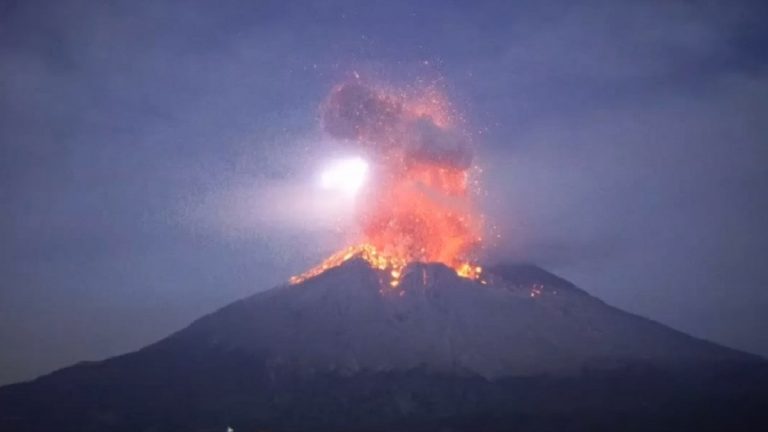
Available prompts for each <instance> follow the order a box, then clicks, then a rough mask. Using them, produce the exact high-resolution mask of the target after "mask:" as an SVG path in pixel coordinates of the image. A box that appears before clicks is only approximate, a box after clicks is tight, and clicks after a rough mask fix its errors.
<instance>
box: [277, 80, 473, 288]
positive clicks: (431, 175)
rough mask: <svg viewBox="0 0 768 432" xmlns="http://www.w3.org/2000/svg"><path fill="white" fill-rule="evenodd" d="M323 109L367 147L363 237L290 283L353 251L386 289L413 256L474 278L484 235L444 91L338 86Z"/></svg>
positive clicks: (330, 125)
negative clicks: (369, 174)
mask: <svg viewBox="0 0 768 432" xmlns="http://www.w3.org/2000/svg"><path fill="white" fill-rule="evenodd" d="M324 114H325V118H324V121H325V128H326V130H327V131H328V132H329V133H331V135H335V136H338V137H341V138H343V139H346V140H349V141H351V142H353V143H355V144H356V145H358V146H360V147H362V148H363V149H364V150H366V152H367V156H368V157H369V158H370V162H371V163H372V168H373V171H374V176H375V181H372V182H371V184H369V185H367V186H366V189H365V190H364V191H363V192H362V193H361V196H360V197H361V200H360V201H359V203H358V204H359V211H358V222H359V225H360V228H361V237H362V238H360V239H358V241H356V242H355V245H353V246H349V247H347V248H345V249H344V250H342V251H340V252H338V253H336V254H334V255H332V256H331V257H329V258H328V259H326V260H325V261H324V262H323V263H322V264H320V265H319V266H317V267H315V268H313V269H311V270H309V271H308V272H306V273H304V274H302V275H299V276H294V277H293V278H291V283H298V282H301V281H303V280H305V279H307V278H309V277H312V276H315V275H317V274H320V273H322V272H323V271H325V270H327V269H329V268H332V267H336V266H338V265H340V264H341V263H343V262H345V261H347V260H349V259H351V258H353V257H356V256H359V257H361V258H363V259H365V260H366V261H367V262H369V263H370V264H371V266H372V267H374V268H376V269H379V270H382V271H386V272H387V273H388V276H389V281H388V284H389V286H390V287H392V288H395V287H397V286H398V285H399V284H400V278H401V276H402V272H403V269H404V268H405V266H406V265H407V264H408V263H411V262H437V263H442V264H445V265H447V266H449V267H451V268H453V269H454V270H455V271H456V273H457V274H458V275H459V276H461V277H465V278H469V279H479V277H480V274H481V273H482V269H481V268H480V267H479V266H477V265H474V264H472V263H471V254H472V253H473V252H474V251H475V250H476V249H477V248H478V247H479V246H480V243H481V241H482V228H483V218H482V215H481V214H480V213H479V212H478V211H477V210H476V209H475V207H474V205H473V202H472V199H471V198H472V196H471V193H470V192H471V190H470V185H472V184H475V183H472V182H471V181H470V161H471V155H470V154H469V150H468V148H467V144H468V143H467V137H466V135H465V134H464V133H463V131H461V130H460V129H459V127H458V124H460V123H461V122H458V121H457V120H458V119H459V116H457V115H456V113H455V112H454V111H453V109H452V107H451V105H450V103H449V102H448V101H447V99H446V98H445V96H443V95H442V94H441V93H440V92H439V91H437V90H436V89H434V88H429V89H426V90H423V91H419V92H417V93H415V94H411V93H408V92H405V91H392V90H388V89H381V88H371V87H365V86H362V85H359V84H351V85H341V86H338V87H336V88H335V89H334V90H333V91H332V92H331V95H330V97H329V100H328V101H327V103H326V105H325V106H324Z"/></svg>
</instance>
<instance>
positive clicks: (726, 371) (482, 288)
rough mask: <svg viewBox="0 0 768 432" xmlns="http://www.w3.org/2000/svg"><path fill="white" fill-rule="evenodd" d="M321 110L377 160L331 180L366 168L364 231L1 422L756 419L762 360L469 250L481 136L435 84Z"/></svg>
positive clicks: (535, 424) (15, 391) (324, 426)
mask: <svg viewBox="0 0 768 432" xmlns="http://www.w3.org/2000/svg"><path fill="white" fill-rule="evenodd" d="M322 113H323V116H322V119H323V125H324V128H325V130H326V131H327V132H328V133H329V134H330V135H332V136H334V137H336V138H338V139H341V140H345V141H347V142H348V143H349V145H350V146H354V147H355V148H356V149H357V150H358V151H363V152H364V153H365V158H366V159H367V161H368V163H367V164H363V163H362V162H361V161H362V159H360V160H358V159H354V160H348V161H346V162H345V163H344V164H341V165H342V166H343V167H347V168H348V169H349V170H350V171H352V172H353V173H355V175H353V176H351V177H346V176H343V175H342V176H335V175H329V176H326V177H325V178H324V182H325V183H327V184H328V185H333V186H334V187H336V186H340V187H341V189H342V190H344V191H345V192H348V191H350V190H355V191H358V189H357V188H358V186H360V183H358V180H359V178H360V177H359V174H361V173H367V174H370V175H371V178H370V181H368V182H367V183H366V184H365V185H364V186H363V187H364V189H363V190H361V191H359V192H361V195H359V196H357V198H358V200H357V204H358V210H357V216H358V218H357V222H358V223H359V226H360V231H361V234H360V238H357V239H355V241H353V242H351V246H348V247H346V248H344V249H343V250H341V251H340V252H338V253H336V254H333V255H332V256H331V257H330V258H328V259H327V260H326V261H325V262H324V263H323V264H321V265H320V266H318V267H316V268H314V269H312V270H310V271H308V272H307V273H305V274H303V275H300V276H296V277H294V278H292V279H291V281H290V282H291V283H290V284H283V285H280V286H277V287H273V288H272V289H266V288H268V287H265V286H262V287H258V285H257V286H256V287H255V288H254V291H256V293H255V294H253V295H251V296H250V297H247V298H245V299H242V300H240V301H237V302H234V303H232V304H230V305H228V306H226V307H224V308H222V309H220V310H218V311H216V312H214V313H211V314H209V315H207V316H204V317H202V318H200V319H198V320H196V321H195V322H193V323H192V324H191V325H190V326H188V327H187V328H185V329H182V330H180V331H179V332H177V333H175V334H173V335H170V336H169V337H167V338H165V339H163V340H161V341H159V342H157V343H155V344H152V345H150V346H148V347H145V348H143V349H141V350H139V351H136V352H133V353H129V354H126V355H122V356H118V357H114V358H111V359H107V360H104V361H100V362H84V363H80V364H77V365H75V366H72V367H70V368H66V369H63V370H60V371H57V372H54V373H52V374H50V375H48V376H44V377H41V378H39V379H37V380H35V381H32V382H28V383H21V384H17V385H11V386H7V387H3V388H0V431H5V430H8V431H14V432H49V431H53V430H60V431H105V430H106V431H121V432H122V431H125V432H129V431H169V432H177V431H178V432H181V431H225V430H236V431H313V432H314V431H328V432H339V431H371V432H384V431H396V430H397V431H411V430H413V431H425V432H426V431H456V432H460V431H467V432H477V431H487V432H506V431H509V430H520V431H544V430H570V431H594V430H637V431H646V430H660V427H659V426H660V425H663V426H665V427H664V428H661V429H664V430H675V431H678V430H696V431H699V430H762V429H758V428H754V427H750V425H761V426H763V425H764V424H765V423H766V413H768V402H766V401H768V366H766V362H765V361H764V360H763V359H760V358H757V357H755V356H752V355H749V354H747V353H742V352H738V351H734V350H731V349H728V348H725V347H721V346H718V345H715V344H713V343H710V342H707V341H704V340H700V339H696V338H694V337H691V336H688V335H685V334H683V333H680V332H678V331H675V330H673V329H671V328H668V327H665V326H663V325H661V324H658V323H656V322H653V321H651V320H648V319H645V318H642V317H639V316H636V315H632V314H630V313H627V312H623V311H621V310H619V309H616V308H614V307H611V306H609V305H607V304H605V303H603V302H602V301H600V300H599V299H597V298H595V297H592V296H591V295H589V294H588V293H587V292H585V291H583V290H581V289H580V288H578V287H576V286H575V285H574V284H572V283H570V282H568V281H566V280H564V279H562V278H560V277H558V276H555V275H553V274H551V273H548V272H547V271H545V270H543V269H541V268H538V267H536V266H534V265H530V264H520V263H507V264H499V265H493V266H488V267H487V268H485V269H481V267H480V266H478V265H476V264H475V262H474V260H473V257H472V255H473V253H474V252H475V251H476V249H477V247H478V246H479V245H480V242H481V240H482V232H483V218H482V217H481V215H480V213H479V212H478V211H477V209H476V208H475V206H474V203H473V200H472V196H473V190H472V189H473V187H474V183H473V182H472V180H471V179H470V175H471V172H472V158H471V152H470V151H469V142H468V139H467V138H466V135H465V134H464V133H463V132H462V128H461V122H460V121H459V119H458V116H457V115H456V114H455V112H454V111H453V110H452V109H451V106H450V104H448V102H447V101H446V99H445V98H444V97H443V96H442V95H441V94H440V93H439V92H436V91H434V90H427V91H423V92H404V91H400V92H398V91H392V90H388V89H383V88H379V87H373V86H365V85H362V84H360V83H351V84H344V85H341V86H338V87H337V88H335V89H334V90H333V91H332V92H331V94H330V96H329V97H328V99H327V101H326V103H325V104H324V105H323V111H322ZM369 167H370V170H369V169H368V168H369ZM347 168H345V169H347ZM368 171H370V173H369V172H368ZM349 178H352V179H353V180H354V182H353V183H354V184H351V185H347V184H344V183H345V181H347V179H349ZM340 183H341V184H340ZM486 282H487V283H486ZM254 284H258V281H254ZM393 293H394V294H395V295H391V294H393ZM43 414H44V415H43ZM628 426H632V427H630V428H629V429H628Z"/></svg>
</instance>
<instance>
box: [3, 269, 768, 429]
mask: <svg viewBox="0 0 768 432" xmlns="http://www.w3.org/2000/svg"><path fill="white" fill-rule="evenodd" d="M486 273H487V275H486V282H487V283H485V284H482V283H479V282H476V281H471V280H468V279H463V278H460V277H458V276H457V275H456V274H455V273H454V272H453V270H451V269H449V268H447V267H445V266H442V265H439V264H413V265H411V266H409V267H408V269H407V270H406V272H405V275H404V277H403V280H402V282H401V284H400V287H399V288H401V289H400V290H392V289H390V288H388V287H387V285H386V283H385V281H384V277H385V275H384V274H383V273H382V272H379V271H377V270H374V269H372V268H371V267H369V266H368V264H367V263H366V262H365V261H363V260H360V259H353V260H351V261H348V262H347V263H345V264H343V265H342V266H340V267H337V268H334V269H331V270H328V271H326V272H325V273H323V274H320V275H318V276H316V277H314V278H311V279H308V280H306V281H304V282H303V283H301V284H297V285H287V286H281V287H277V288H274V289H272V290H269V291H265V292H262V293H258V294H256V295H253V296H251V297H249V298H246V299H244V300H241V301H238V302H235V303H233V304H231V305H229V306H227V307H225V308H223V309H221V310H219V311H217V312H215V313H213V314H210V315H208V316H205V317H203V318H201V319H199V320H198V321H196V322H194V323H193V324H192V325H190V326H189V327H187V328H186V329H184V330H181V331H180V332H178V333H176V334H174V335H171V336H170V337H168V338H166V339H164V340H162V341H160V342H158V343H156V344H153V345H151V346H148V347H146V348H144V349H142V350H139V351H137V352H134V353H130V354H126V355H123V356H119V357H115V358H112V359H108V360H105V361H100V362H84V363H80V364H78V365H75V366H72V367H69V368H65V369H62V370H60V371H57V372H54V373H52V374H50V375H47V376H44V377H41V378H38V379H36V380H34V381H31V382H28V383H21V384H15V385H10V386H6V387H3V388H0V430H3V431H6V430H7V431H18V432H24V431H78V432H86V431H132V432H133V431H221V432H225V431H226V430H227V428H230V427H231V428H232V429H233V430H234V431H236V432H241V431H264V430H272V431H366V430H371V431H413V430H424V431H427V430H436V431H464V430H466V431H473V432H474V431H507V430H509V431H513V430H514V431H526V430H531V431H549V430H552V431H562V430H643V431H644V430H670V431H673V430H674V431H679V430H765V429H764V427H765V425H766V424H768V423H765V421H766V420H768V414H767V413H768V367H767V366H766V362H764V361H763V360H762V359H760V358H758V357H756V356H752V355H750V354H746V353H742V352H738V351H735V350H731V349H728V348H724V347H721V346H718V345H715V344H713V343H710V342H706V341H703V340H699V339H696V338H693V337H690V336H687V335H685V334H683V333H680V332H677V331H675V330H672V329H670V328H668V327H665V326H663V325H661V324H658V323H655V322H653V321H650V320H647V319H644V318H641V317H639V316H636V315H632V314H629V313H626V312H623V311H621V310H618V309H616V308H613V307H611V306H608V305H606V304H605V303H603V302H601V301H600V300H598V299H596V298H594V297H592V296H590V295H589V294H587V293H586V292H584V291H582V290H580V289H579V288H577V287H575V286H574V285H573V284H571V283H569V282H567V281H565V280H563V279H561V278H559V277H557V276H554V275H552V274H550V273H547V272H546V271H544V270H542V269H540V268H538V267H535V266H531V265H501V266H496V267H492V268H490V269H488V271H487V272H486ZM382 287H387V288H382Z"/></svg>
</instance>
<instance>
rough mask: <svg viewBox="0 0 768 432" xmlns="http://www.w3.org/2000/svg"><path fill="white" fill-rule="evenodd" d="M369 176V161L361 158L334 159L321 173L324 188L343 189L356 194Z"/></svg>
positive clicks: (321, 183)
mask: <svg viewBox="0 0 768 432" xmlns="http://www.w3.org/2000/svg"><path fill="white" fill-rule="evenodd" d="M367 177H368V163H367V162H366V161H365V160H363V159H361V158H359V157H355V158H349V159H341V160H337V161H334V162H333V163H331V164H330V165H328V167H326V168H325V170H324V171H323V172H322V174H321V175H320V185H321V186H322V187H323V189H331V190H338V191H343V192H345V193H347V194H350V195H354V194H356V193H357V192H358V191H359V190H360V188H362V187H363V185H364V184H365V181H366V179H367Z"/></svg>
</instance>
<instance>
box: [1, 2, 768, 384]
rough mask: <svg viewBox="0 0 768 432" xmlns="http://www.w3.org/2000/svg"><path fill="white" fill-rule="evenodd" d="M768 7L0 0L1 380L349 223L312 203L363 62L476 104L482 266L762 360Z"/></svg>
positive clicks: (90, 349) (216, 293) (127, 336)
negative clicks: (341, 105)
mask: <svg viewBox="0 0 768 432" xmlns="http://www.w3.org/2000/svg"><path fill="white" fill-rule="evenodd" d="M760 3H762V2H759V1H756V2H740V1H727V2H726V1H722V2H716V1H702V2H695V1H690V2H671V1H647V2H642V1H630V2H617V1H605V2H600V1H586V2H571V1H563V2H534V1H531V2H525V1H520V2H512V1H509V2H508V1H498V2H490V1H487V2H478V1H471V2H470V1H411V2H406V1H393V0H386V1H351V0H350V1H338V0H318V1H304V2H290V1H284V0H272V1H245V0H243V1H237V0H218V1H208V2H203V1H168V0H158V1H146V2H136V1H103V2H93V1H90V2H89V1H75V0H62V1H36V0H24V1H0V202H1V203H2V211H1V212H0V275H2V278H1V279H0V384H2V383H9V382H14V381H19V380H24V379H30V378H33V377H35V376H37V375H39V374H42V373H45V372H49V371H51V370H53V369H55V368H59V367H62V366H65V365H69V364H72V363H74V362H77V361H81V360H96V359H102V358H106V357H109V356H112V355H116V354H120V353H124V352H127V351H130V350H134V349H138V348H140V347H142V346H144V345H146V344H148V343H151V342H154V341H156V340H158V339H160V338H162V337H164V336H166V335H168V334H169V333H171V332H173V331H175V330H178V329H180V328H182V327H184V326H186V325H187V324H189V323H190V322H191V321H192V320H194V319H196V318H198V317H200V316H201V315H203V314H205V313H209V312H212V311H213V310H215V309H217V308H219V307H221V306H223V305H225V304H227V303H229V302H231V301H234V300H236V299H239V298H242V297H244V296H247V295H249V294H252V293H254V292H258V291H261V290H264V289H267V288H270V287H272V286H274V285H276V284H278V283H281V282H283V281H285V280H287V278H288V277H289V276H290V275H292V274H296V273H299V272H301V271H303V270H305V269H306V268H307V267H308V266H310V265H311V264H313V263H316V262H317V261H319V260H321V259H322V258H324V257H325V256H326V255H327V254H328V253H330V252H332V251H333V250H335V249H336V248H337V247H338V246H340V245H341V244H342V243H343V241H344V240H343V236H344V234H343V232H341V231H342V230H340V228H339V225H338V223H337V221H335V220H334V221H329V220H327V218H325V219H324V218H323V217H322V215H321V214H313V212H311V211H307V212H303V211H300V210H299V211H297V210H296V208H297V207H296V206H297V204H296V203H297V202H303V201H301V200H302V199H311V196H312V193H313V192H312V191H313V179H314V176H315V173H316V171H317V170H318V167H319V166H321V165H322V163H323V161H324V160H326V159H327V158H328V157H330V156H334V155H342V156H343V155H344V152H345V149H344V148H343V146H339V145H338V143H335V142H333V141H332V140H330V139H329V138H328V137H327V136H325V135H324V134H323V133H322V130H321V128H320V127H319V124H318V123H319V122H318V107H319V106H320V104H321V103H322V102H323V100H324V98H325V97H326V95H327V94H328V92H329V89H331V88H332V87H333V86H334V85H336V84H338V83H339V82H342V81H344V80H347V79H349V77H350V76H352V75H353V74H354V73H358V74H359V75H362V76H365V77H367V78H368V79H371V80H375V81H380V82H385V83H392V84H395V85H409V84H413V83H418V82H434V83H438V85H439V86H441V88H443V89H444V90H445V92H446V93H447V94H448V95H449V97H450V98H451V99H452V100H453V102H454V103H455V105H456V106H457V108H458V109H459V110H460V111H461V112H462V113H463V114H464V117H465V118H466V122H467V125H468V128H469V129H470V131H471V133H472V137H473V145H474V146H475V148H476V154H475V158H476V162H477V163H478V164H479V165H480V166H482V167H483V168H484V170H485V172H484V176H483V181H484V185H485V189H486V190H487V197H485V198H484V199H483V203H482V204H483V208H484V210H485V213H486V215H487V218H488V220H489V221H490V222H491V223H492V224H494V225H495V226H496V227H497V228H498V230H499V231H500V232H501V233H502V241H500V242H498V243H497V244H491V245H489V246H488V247H487V248H486V249H485V250H484V251H483V255H484V257H485V258H484V259H485V261H486V262H491V263H494V262H500V261H530V262H534V263H537V264H539V265H541V266H542V267H544V268H546V269H548V270H551V271H554V272H556V273H558V274H560V275H562V276H564V277H566V278H568V279H570V280H571V281H573V282H575V283H576V284H578V285H579V286H581V287H583V288H584V289H585V290H587V291H588V292H590V293H591V294H593V295H595V296H597V297H599V298H601V299H603V300H604V301H606V302H608V303H610V304H612V305H615V306H618V307H620V308H623V309H626V310H628V311H631V312H635V313H638V314H641V315H643V316H647V317H649V318H652V319H655V320H658V321H660V322H662V323H665V324H667V325H670V326H672V327H674V328H677V329H679V330H682V331H685V332H688V333H690V334H692V335H695V336H698V337H703V338H706V339H710V340H713V341H716V342H718V343H721V344H725V345H727V346H731V347H735V348H739V349H744V350H748V351H751V352H755V353H758V354H761V355H764V356H768V332H766V331H765V329H766V328H768V313H767V312H768V265H766V258H768V227H767V226H766V225H767V224H768V193H767V192H766V188H767V187H768V67H767V66H768V26H767V25H766V24H765V23H766V18H767V17H768V13H767V12H768V9H766V7H764V6H760ZM298 208H299V209H300V208H301V207H300V206H299V207H298Z"/></svg>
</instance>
